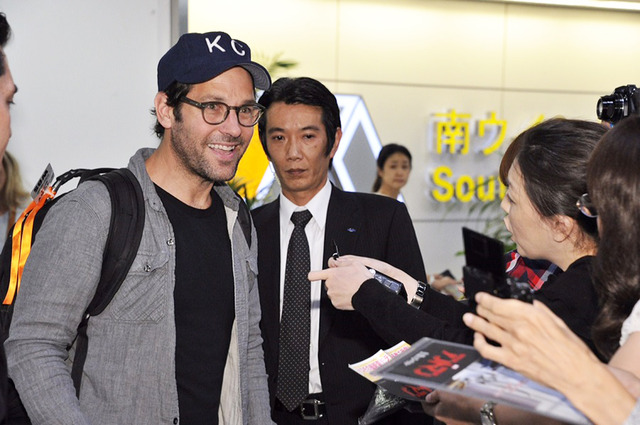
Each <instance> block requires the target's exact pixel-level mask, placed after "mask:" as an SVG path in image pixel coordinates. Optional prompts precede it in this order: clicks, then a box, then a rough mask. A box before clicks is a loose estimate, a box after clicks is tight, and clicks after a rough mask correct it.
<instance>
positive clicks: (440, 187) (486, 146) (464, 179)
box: [430, 109, 507, 202]
mask: <svg viewBox="0 0 640 425" xmlns="http://www.w3.org/2000/svg"><path fill="white" fill-rule="evenodd" d="M434 116H435V117H436V120H435V123H434V126H433V131H434V133H435V134H434V136H435V139H434V143H433V145H434V146H433V147H434V149H433V151H434V152H435V154H437V155H438V156H445V155H446V156H448V157H452V156H467V155H474V156H477V157H478V158H477V162H480V161H483V160H484V158H485V157H487V156H489V155H491V154H493V153H499V148H500V147H501V146H502V144H503V142H504V140H505V134H506V130H507V122H506V121H505V120H501V119H498V118H497V117H496V113H495V112H493V111H492V112H490V113H489V117H488V118H486V119H481V120H478V121H476V123H475V124H476V125H475V126H474V125H473V122H471V115H470V114H467V113H459V112H457V111H456V110H455V109H452V110H450V111H449V112H447V113H438V114H434ZM472 144H473V148H472V146H471V145H472ZM442 162H444V161H442ZM430 177H431V181H432V183H433V185H434V186H435V187H434V188H433V189H432V190H431V196H432V197H433V199H435V200H436V201H437V202H449V201H451V200H453V199H454V198H455V199H457V200H458V201H460V202H470V201H471V200H473V199H474V198H475V199H477V200H478V201H481V202H489V201H493V200H495V199H496V197H499V198H502V197H504V193H505V191H506V188H505V186H504V185H503V184H502V183H501V182H500V181H499V178H498V176H497V174H496V173H495V172H494V173H493V174H490V175H478V176H475V177H474V176H471V175H469V174H460V175H456V174H455V173H454V170H453V169H452V167H451V166H450V165H445V164H439V165H436V166H435V167H434V168H433V172H432V173H431V176H430Z"/></svg>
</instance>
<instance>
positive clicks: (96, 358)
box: [5, 149, 272, 425]
mask: <svg viewBox="0 0 640 425" xmlns="http://www.w3.org/2000/svg"><path fill="white" fill-rule="evenodd" d="M152 152H153V149H141V150H140V151H138V152H137V153H136V154H135V155H134V156H133V157H132V158H131V161H130V163H129V168H130V169H131V171H133V173H134V174H135V175H136V177H138V180H139V181H140V184H141V186H142V191H143V193H144V198H145V208H146V216H145V227H144V232H143V236H142V242H141V244H140V248H139V250H138V254H137V256H136V259H135V261H134V263H133V266H132V267H131V271H130V272H129V275H128V276H127V278H126V279H125V281H124V282H123V284H122V286H121V288H120V290H119V291H118V293H117V294H116V296H115V298H114V299H113V300H112V302H111V303H110V304H109V306H108V307H107V309H106V310H105V311H104V312H103V313H102V314H100V315H99V316H96V317H93V318H91V319H90V320H89V328H88V337H89V351H88V355H87V360H86V363H85V367H84V374H83V377H82V386H81V390H80V399H79V400H78V398H76V395H75V389H74V387H73V383H72V381H71V376H70V369H69V362H70V361H72V359H73V350H72V351H71V352H68V351H67V349H66V348H67V346H69V345H70V344H72V343H73V341H74V338H75V335H76V329H77V326H78V323H79V322H80V318H81V316H82V314H83V312H84V311H85V309H86V308H87V306H88V303H89V301H90V300H91V298H92V297H93V294H94V292H95V289H96V285H97V283H98V279H99V275H100V266H101V263H102V255H103V251H104V245H105V241H106V236H107V233H108V229H109V219H110V216H111V204H110V201H109V196H108V192H107V190H106V188H105V187H104V186H103V185H102V184H101V183H98V182H87V183H83V184H82V185H81V186H80V187H79V188H78V189H77V190H75V191H74V192H72V193H70V194H68V195H66V196H65V197H64V198H62V199H60V201H59V202H58V203H57V204H56V205H55V206H54V208H52V209H51V211H49V213H48V214H47V216H46V218H45V222H44V224H43V227H42V229H40V231H39V232H38V235H37V238H36V241H35V243H34V245H33V248H32V250H31V254H30V256H29V259H28V261H27V264H26V267H25V270H24V275H23V279H22V285H21V289H20V293H19V295H18V297H17V299H16V305H15V312H14V315H13V322H12V325H11V330H10V336H9V339H8V340H7V342H6V343H5V348H6V350H7V357H8V365H9V374H10V376H11V377H12V378H13V379H14V381H15V383H16V387H17V389H18V392H19V393H20V395H21V397H22V400H23V403H24V405H25V407H26V408H27V411H28V412H29V415H30V417H31V419H32V420H33V422H34V424H64V425H72V424H78V425H80V424H83V425H85V424H94V425H98V424H99V425H105V424H136V425H141V424H149V425H158V424H177V423H179V417H180V416H179V412H178V394H177V388H176V379H175V343H176V335H175V333H176V330H175V319H174V303H173V289H174V284H175V280H174V273H175V244H174V236H173V229H172V227H171V224H170V223H169V219H168V217H167V213H166V211H165V209H164V207H163V205H162V202H161V200H160V198H159V197H158V195H157V194H156V191H155V188H154V185H153V182H152V181H151V180H150V178H149V176H148V174H147V172H146V168H145V163H144V161H145V159H146V158H148V157H149V155H151V153H152ZM215 190H216V191H217V192H218V194H219V195H220V197H221V198H222V200H223V202H224V204H225V210H226V213H227V222H228V223H229V235H230V238H231V245H232V251H233V272H234V277H235V322H234V325H233V330H232V340H231V344H230V348H229V355H228V358H227V365H226V367H225V372H224V382H223V390H222V394H221V402H220V410H219V417H220V423H221V424H233V425H236V424H237V425H241V424H242V425H246V424H260V425H262V424H269V423H272V422H271V419H270V412H269V401H268V400H269V399H268V392H267V377H266V373H265V368H264V360H263V352H262V338H261V336H260V329H259V321H260V303H259V300H258V287H257V280H256V275H257V262H256V253H257V252H256V251H257V247H256V245H257V243H256V242H255V241H256V236H255V230H254V229H253V228H252V234H253V237H252V240H253V241H254V242H253V243H252V246H251V248H249V247H248V246H247V243H246V240H245V237H244V235H243V232H242V229H241V227H240V225H239V223H238V221H237V219H236V218H237V211H238V205H239V204H238V202H239V199H238V198H237V197H236V196H235V195H234V194H233V192H232V191H231V189H229V187H228V186H220V187H216V189H215Z"/></svg>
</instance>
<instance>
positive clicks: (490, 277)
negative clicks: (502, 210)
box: [462, 227, 533, 310]
mask: <svg viewBox="0 0 640 425" xmlns="http://www.w3.org/2000/svg"><path fill="white" fill-rule="evenodd" d="M462 236H463V242H464V255H465V260H466V263H467V264H466V265H465V266H464V267H463V268H462V273H463V276H464V277H463V280H464V288H465V295H466V296H467V299H468V300H469V306H470V307H471V308H472V309H474V310H475V307H476V303H475V295H476V294H477V293H478V292H488V293H490V294H492V295H495V296H498V297H500V298H515V299H517V300H520V301H524V302H528V303H531V302H533V291H532V290H531V287H530V286H529V282H528V281H526V279H525V280H522V281H520V280H517V279H514V278H512V277H511V276H508V275H507V274H506V273H505V257H504V244H503V243H502V242H501V241H499V240H497V239H494V238H491V237H489V236H486V235H483V234H482V233H478V232H476V231H474V230H472V229H469V228H467V227H463V228H462Z"/></svg>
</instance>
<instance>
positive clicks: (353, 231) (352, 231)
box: [347, 227, 356, 233]
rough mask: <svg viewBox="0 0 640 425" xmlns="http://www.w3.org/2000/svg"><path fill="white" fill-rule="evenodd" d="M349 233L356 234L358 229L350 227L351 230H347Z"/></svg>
mask: <svg viewBox="0 0 640 425" xmlns="http://www.w3.org/2000/svg"><path fill="white" fill-rule="evenodd" d="M347 232H349V233H355V232H356V229H354V228H353V227H349V228H348V229H347Z"/></svg>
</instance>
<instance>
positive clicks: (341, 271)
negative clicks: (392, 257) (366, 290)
mask: <svg viewBox="0 0 640 425" xmlns="http://www.w3.org/2000/svg"><path fill="white" fill-rule="evenodd" d="M368 267H371V268H374V269H376V270H378V271H379V272H381V273H384V274H386V275H387V276H389V277H391V278H393V279H395V280H397V281H399V282H402V283H403V284H404V286H405V290H406V291H407V294H409V298H412V296H413V294H415V291H416V289H417V287H418V284H417V281H416V280H415V279H413V278H412V277H411V276H409V275H408V274H406V273H405V272H403V271H402V270H400V269H397V268H395V267H393V266H391V265H389V264H387V263H385V262H384V261H380V260H375V259H373V258H368V257H358V256H355V255H345V256H342V257H340V258H338V259H337V260H336V259H333V258H330V259H329V268H328V269H324V270H318V271H311V272H309V276H308V277H309V280H310V281H314V280H324V281H325V286H326V288H327V295H328V296H329V298H330V299H331V303H332V304H333V306H334V307H335V308H337V309H340V310H353V305H352V304H351V299H352V298H353V295H354V294H355V293H356V292H357V291H358V289H360V285H362V284H363V283H364V282H365V281H366V280H369V279H371V278H372V277H373V275H372V274H371V272H370V271H369V269H368Z"/></svg>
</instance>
